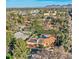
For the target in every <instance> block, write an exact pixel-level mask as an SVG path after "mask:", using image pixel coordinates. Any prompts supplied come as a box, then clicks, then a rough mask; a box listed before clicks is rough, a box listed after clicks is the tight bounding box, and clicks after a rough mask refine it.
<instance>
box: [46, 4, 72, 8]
mask: <svg viewBox="0 0 79 59" xmlns="http://www.w3.org/2000/svg"><path fill="white" fill-rule="evenodd" d="M45 8H72V4H67V5H47V6H45Z"/></svg>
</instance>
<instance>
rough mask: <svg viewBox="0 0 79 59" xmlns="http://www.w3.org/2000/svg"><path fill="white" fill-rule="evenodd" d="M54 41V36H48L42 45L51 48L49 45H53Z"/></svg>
mask: <svg viewBox="0 0 79 59" xmlns="http://www.w3.org/2000/svg"><path fill="white" fill-rule="evenodd" d="M55 40H56V38H55V37H54V36H50V37H48V38H46V39H44V40H43V45H44V46H46V47H49V46H51V44H54V42H55Z"/></svg>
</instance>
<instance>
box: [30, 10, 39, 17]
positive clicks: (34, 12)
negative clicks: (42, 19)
mask: <svg viewBox="0 0 79 59" xmlns="http://www.w3.org/2000/svg"><path fill="white" fill-rule="evenodd" d="M39 12H40V11H39V10H38V9H35V10H32V11H31V12H30V13H31V14H32V15H33V16H35V15H37V14H38V13H39Z"/></svg>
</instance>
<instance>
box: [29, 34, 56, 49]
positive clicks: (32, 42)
mask: <svg viewBox="0 0 79 59" xmlns="http://www.w3.org/2000/svg"><path fill="white" fill-rule="evenodd" d="M43 35H44V34H43ZM45 36H46V37H41V38H38V39H37V38H31V39H29V40H28V41H27V44H28V48H37V47H39V46H40V45H41V46H44V47H50V46H51V45H52V44H54V42H55V40H56V38H55V37H54V36H51V35H46V34H45Z"/></svg>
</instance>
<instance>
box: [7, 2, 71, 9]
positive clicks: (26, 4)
mask: <svg viewBox="0 0 79 59" xmlns="http://www.w3.org/2000/svg"><path fill="white" fill-rule="evenodd" d="M71 3H72V0H6V7H7V8H13V7H14V8H15V7H44V6H47V5H53V4H55V5H64V4H71Z"/></svg>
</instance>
